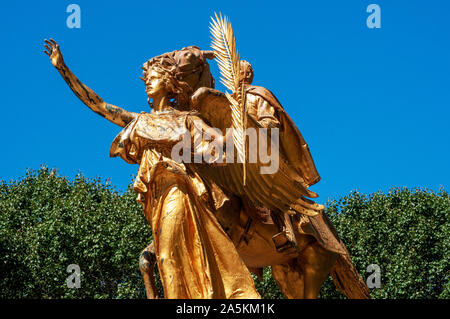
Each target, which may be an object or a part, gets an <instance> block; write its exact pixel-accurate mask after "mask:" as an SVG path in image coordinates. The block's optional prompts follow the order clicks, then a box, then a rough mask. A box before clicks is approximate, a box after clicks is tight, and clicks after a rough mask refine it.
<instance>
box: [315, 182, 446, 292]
mask: <svg viewBox="0 0 450 319" xmlns="http://www.w3.org/2000/svg"><path fill="white" fill-rule="evenodd" d="M327 213H328V216H329V217H330V220H331V221H332V223H333V224H334V225H335V227H336V229H337V231H338V233H339V235H340V237H341V238H342V240H343V241H344V243H345V244H346V246H347V248H348V250H349V252H350V255H351V257H352V261H353V263H354V264H355V265H356V268H357V269H358V271H359V273H360V274H361V275H362V277H363V278H366V277H367V276H368V275H370V273H366V268H367V266H369V265H370V264H377V265H378V266H379V267H380V268H381V288H380V289H376V288H375V289H372V290H371V297H372V298H403V299H404V298H421V299H428V298H445V299H448V298H450V282H449V275H450V254H449V252H450V236H449V235H450V198H449V195H448V193H447V192H445V191H444V190H443V189H441V190H440V191H439V192H438V193H434V192H432V191H428V190H424V189H415V190H408V189H406V188H402V189H400V188H393V189H391V190H390V191H389V193H388V194H383V193H381V192H378V193H374V194H372V195H370V196H366V195H364V194H360V193H358V192H352V193H351V194H350V195H348V196H345V197H344V198H342V199H340V200H338V201H333V202H330V203H329V204H328V209H327ZM321 295H322V297H325V298H342V295H340V294H339V293H337V292H336V289H335V288H334V286H333V283H332V282H331V280H328V281H327V282H326V284H325V285H324V286H323V287H322V291H321Z"/></svg>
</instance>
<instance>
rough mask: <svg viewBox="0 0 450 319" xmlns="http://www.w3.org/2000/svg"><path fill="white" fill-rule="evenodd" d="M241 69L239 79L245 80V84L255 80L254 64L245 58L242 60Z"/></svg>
mask: <svg viewBox="0 0 450 319" xmlns="http://www.w3.org/2000/svg"><path fill="white" fill-rule="evenodd" d="M239 69H240V73H239V81H240V82H244V83H245V84H252V82H253V68H252V65H251V64H250V63H249V62H247V61H245V60H241V64H240V67H239Z"/></svg>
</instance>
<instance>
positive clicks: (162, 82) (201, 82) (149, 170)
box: [44, 16, 369, 299]
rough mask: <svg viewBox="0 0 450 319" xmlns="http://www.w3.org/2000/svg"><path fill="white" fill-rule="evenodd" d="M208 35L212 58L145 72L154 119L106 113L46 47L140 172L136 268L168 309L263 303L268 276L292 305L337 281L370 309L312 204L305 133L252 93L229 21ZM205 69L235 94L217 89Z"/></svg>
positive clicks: (167, 60) (170, 62) (159, 61)
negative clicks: (207, 302) (142, 225)
mask: <svg viewBox="0 0 450 319" xmlns="http://www.w3.org/2000/svg"><path fill="white" fill-rule="evenodd" d="M211 31H212V34H213V45H212V48H213V50H212V51H205V50H201V49H200V48H198V47H196V46H190V47H186V48H182V49H180V50H175V51H172V52H168V53H164V54H162V55H159V56H156V57H153V58H151V59H150V60H148V61H147V62H145V63H144V65H143V66H142V70H143V76H142V78H141V79H142V80H143V81H144V83H145V88H146V93H147V96H148V104H149V105H150V107H151V111H150V112H141V113H135V112H129V111H126V110H125V109H123V108H120V107H118V106H115V105H112V104H109V103H107V102H105V101H104V100H103V99H102V98H100V97H99V96H98V95H97V94H96V93H95V92H94V91H93V90H91V89H90V88H88V87H87V86H86V85H85V84H84V83H82V82H81V81H80V80H79V79H78V78H77V77H76V76H75V75H74V74H73V73H72V71H71V70H70V69H69V68H68V67H67V65H66V64H65V62H64V60H63V57H62V53H61V50H60V48H59V45H58V43H57V42H56V41H55V40H53V39H50V40H45V43H46V44H45V48H46V51H44V52H45V53H46V54H47V55H48V56H49V57H50V60H51V63H52V64H53V66H54V67H55V68H56V69H57V70H58V71H59V73H60V74H61V76H62V77H63V78H64V80H65V81H66V83H67V85H68V86H69V88H70V89H71V90H72V91H73V92H74V94H75V95H76V96H77V97H78V98H79V99H80V100H81V101H82V102H83V103H84V104H86V105H87V106H88V107H89V108H90V109H91V110H92V111H94V112H95V113H97V114H99V115H100V116H102V117H104V118H106V119H107V120H109V121H111V122H112V123H114V124H117V125H118V126H120V127H121V128H122V131H121V132H120V133H119V134H118V135H117V136H116V138H115V139H114V140H113V142H112V145H111V147H110V156H111V157H120V158H122V159H123V160H124V161H126V162H127V163H130V164H138V165H139V169H138V172H137V176H136V179H135V182H134V190H135V191H136V192H137V200H138V202H140V203H141V204H142V207H143V212H144V215H145V218H146V220H147V222H148V223H149V225H150V227H151V229H152V233H153V242H152V243H151V244H150V245H149V246H148V247H147V248H145V249H144V250H143V252H142V254H141V256H140V259H139V265H140V270H141V273H142V275H143V278H144V283H145V288H146V293H147V297H148V298H158V297H159V296H158V294H157V291H156V289H155V284H154V278H153V269H154V266H155V264H156V265H157V267H158V269H159V273H160V276H161V281H162V285H163V289H164V296H165V298H193V299H195V298H227V299H231V298H260V295H259V293H258V292H257V291H256V289H255V285H254V282H253V278H252V276H251V272H253V273H255V274H256V275H258V276H261V273H262V269H263V268H264V267H267V266H271V268H272V275H273V277H274V279H275V281H276V282H277V284H278V285H279V287H280V289H281V291H282V292H283V294H284V295H286V296H287V297H288V298H317V296H318V294H319V291H320V288H321V286H322V284H323V282H324V281H325V279H326V278H327V276H328V275H329V274H331V275H332V277H333V279H334V282H335V284H336V286H337V288H338V289H339V290H340V291H341V292H342V293H344V294H345V295H346V296H347V297H349V298H368V297H369V293H368V289H367V287H366V285H365V283H364V282H363V281H362V279H361V278H360V276H359V274H358V272H357V271H356V269H355V267H354V265H353V264H352V262H351V260H350V256H349V254H348V251H347V249H346V248H345V245H344V243H343V242H342V241H341V240H340V239H339V236H338V235H337V233H336V231H335V229H334V228H333V226H332V225H331V223H330V222H329V220H328V219H327V217H326V215H325V213H324V212H323V209H324V207H323V206H322V205H320V204H317V203H314V202H313V201H312V200H311V199H310V198H316V197H317V194H315V193H314V192H312V191H311V190H309V189H308V187H309V186H311V185H313V184H315V183H317V182H318V181H319V180H320V176H319V174H318V173H317V170H316V167H315V165H314V162H313V160H312V157H311V154H310V152H309V148H308V145H307V144H306V142H305V140H304V138H303V137H302V135H301V134H300V131H299V130H298V128H297V126H296V125H295V123H294V122H293V121H292V119H291V118H290V117H289V116H288V115H287V113H286V112H285V111H284V109H283V107H282V106H281V104H280V102H279V101H278V100H277V98H276V97H275V95H273V93H271V92H270V91H269V90H268V89H266V88H263V87H259V86H254V85H252V81H253V68H252V66H251V64H250V63H249V62H247V61H244V60H241V59H240V58H239V56H238V54H237V50H236V47H235V40H234V36H233V32H232V29H231V24H230V23H229V21H228V20H227V19H226V18H225V19H223V18H222V17H220V18H219V17H217V16H216V19H215V20H214V19H213V23H212V27H211ZM208 59H216V60H217V61H218V63H219V67H220V70H221V75H222V82H223V83H224V84H225V86H226V87H227V88H228V89H229V90H230V91H231V93H228V92H226V93H223V92H220V91H218V90H215V89H214V87H215V80H214V78H213V76H212V74H211V72H210V68H209V63H208V61H207V60H208ZM228 128H232V129H231V130H227V129H228ZM252 129H253V131H254V132H256V133H255V134H256V135H254V138H255V139H254V140H253V142H252V140H251V138H250V136H249V137H248V141H247V138H246V135H245V134H246V133H245V131H246V130H248V131H252ZM253 131H252V132H253ZM277 134H278V135H277ZM205 137H208V138H205ZM255 143H256V144H255ZM255 145H256V146H255ZM218 146H219V148H218ZM221 147H222V148H221ZM180 149H182V153H183V156H182V160H180V156H179V155H180V152H179V150H180ZM262 149H265V150H266V152H267V153H270V154H271V155H273V154H277V155H278V156H277V157H276V167H275V168H276V169H275V170H268V169H267V161H265V160H264V159H261V158H258V157H256V158H254V159H253V160H252V156H253V153H255V152H256V153H258V152H260V151H261V150H262ZM174 150H177V151H176V152H174ZM205 151H207V152H206V153H207V154H208V155H209V158H208V160H205V157H204V156H203V155H204V154H205ZM235 151H236V152H235ZM175 155H177V156H175ZM266 155H267V154H266ZM202 156H203V157H202ZM199 158H200V159H201V160H198V159H199ZM202 159H203V160H202ZM264 169H265V170H264ZM261 172H265V173H261Z"/></svg>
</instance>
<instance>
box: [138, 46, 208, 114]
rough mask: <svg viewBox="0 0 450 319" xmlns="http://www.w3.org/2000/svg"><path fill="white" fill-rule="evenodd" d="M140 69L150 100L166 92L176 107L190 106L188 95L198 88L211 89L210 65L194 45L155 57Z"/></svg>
mask: <svg viewBox="0 0 450 319" xmlns="http://www.w3.org/2000/svg"><path fill="white" fill-rule="evenodd" d="M142 69H143V77H142V80H143V81H144V83H145V86H146V92H147V96H148V97H149V99H154V98H156V97H158V96H164V95H166V96H168V97H169V99H170V100H171V103H172V106H173V107H175V108H177V109H182V110H183V109H189V101H190V96H191V95H192V93H194V92H195V90H196V89H198V88H199V87H210V88H214V78H213V77H212V75H211V72H210V70H209V64H208V62H206V59H205V57H204V55H203V53H202V51H201V50H200V49H199V48H198V47H195V46H191V47H187V48H183V49H181V50H177V51H173V52H169V53H165V54H163V55H160V56H157V57H154V58H152V59H150V60H148V61H147V62H146V63H144V66H143V67H142ZM150 105H151V104H150Z"/></svg>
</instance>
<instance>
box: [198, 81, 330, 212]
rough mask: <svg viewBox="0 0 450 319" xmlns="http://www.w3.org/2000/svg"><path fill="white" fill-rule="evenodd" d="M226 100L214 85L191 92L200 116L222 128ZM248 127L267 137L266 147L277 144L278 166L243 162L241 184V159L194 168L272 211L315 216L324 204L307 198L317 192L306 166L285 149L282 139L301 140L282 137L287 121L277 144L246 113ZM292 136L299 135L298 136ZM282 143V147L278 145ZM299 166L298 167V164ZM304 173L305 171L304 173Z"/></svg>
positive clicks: (226, 115)
mask: <svg viewBox="0 0 450 319" xmlns="http://www.w3.org/2000/svg"><path fill="white" fill-rule="evenodd" d="M228 104H229V100H228V99H227V97H226V95H225V94H224V93H222V92H220V91H217V90H214V89H207V88H201V89H200V90H199V91H197V92H196V93H195V94H194V96H193V103H192V106H193V108H194V109H195V110H197V111H198V112H199V113H200V114H201V117H202V119H204V120H205V121H206V122H208V123H209V125H211V126H213V127H216V128H219V129H221V130H222V132H225V130H226V128H228V127H230V124H231V121H232V120H231V114H230V113H231V110H230V108H229V107H227V106H228ZM247 124H248V127H249V128H250V127H253V128H255V129H256V131H257V132H258V134H259V135H258V140H262V141H267V142H266V143H267V145H266V147H267V149H269V150H272V149H273V148H274V147H279V159H278V160H279V163H278V164H279V167H278V170H277V171H276V172H275V173H273V174H261V173H260V171H261V167H264V166H267V164H265V163H262V162H260V161H257V162H256V163H248V162H247V163H246V165H247V170H246V174H247V182H246V185H245V187H244V185H243V184H242V177H243V176H242V174H243V171H242V165H243V164H241V163H227V164H226V165H221V166H211V165H209V164H204V163H200V164H192V165H194V166H195V170H196V171H197V172H199V174H200V175H201V176H203V177H204V178H209V179H211V180H213V181H214V182H215V183H216V184H217V185H219V186H221V187H223V188H224V189H226V190H228V191H230V192H232V193H233V194H235V195H237V196H240V197H245V198H248V199H249V200H250V201H251V202H253V203H254V204H255V205H256V206H261V207H266V208H268V209H270V210H272V211H281V212H287V213H289V214H295V212H298V213H302V214H305V215H308V216H316V215H317V214H318V213H319V212H320V211H321V210H323V208H324V207H323V206H322V205H319V204H317V203H314V202H313V201H311V200H309V199H308V198H307V197H309V198H315V197H317V194H315V193H314V192H312V191H310V190H308V186H309V185H310V184H311V182H310V181H311V179H307V178H305V177H306V176H309V175H308V173H306V172H308V170H304V168H305V167H307V166H305V165H303V164H301V163H300V164H301V165H299V163H298V162H297V160H296V159H297V158H302V156H301V155H300V156H297V157H293V156H292V155H291V154H290V153H288V152H286V151H285V149H286V147H283V145H284V144H285V143H287V144H288V146H289V145H290V147H289V148H290V149H291V148H292V146H295V145H297V144H302V141H297V142H298V143H297V144H295V141H294V144H293V141H284V140H283V139H284V138H285V137H284V133H285V132H288V130H289V129H292V128H291V127H290V125H291V124H290V123H285V124H286V127H282V128H281V132H280V139H281V140H280V142H279V145H276V141H273V140H272V139H271V138H270V137H268V136H265V135H264V132H261V131H260V130H258V128H260V125H259V124H258V122H257V121H256V120H254V119H253V118H252V117H251V116H250V115H249V116H248V123H247ZM294 138H296V139H299V137H295V135H294ZM280 146H281V147H280ZM296 151H297V152H304V151H305V149H304V148H301V149H297V150H296ZM300 166H301V169H299V167H300ZM305 174H306V175H305Z"/></svg>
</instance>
